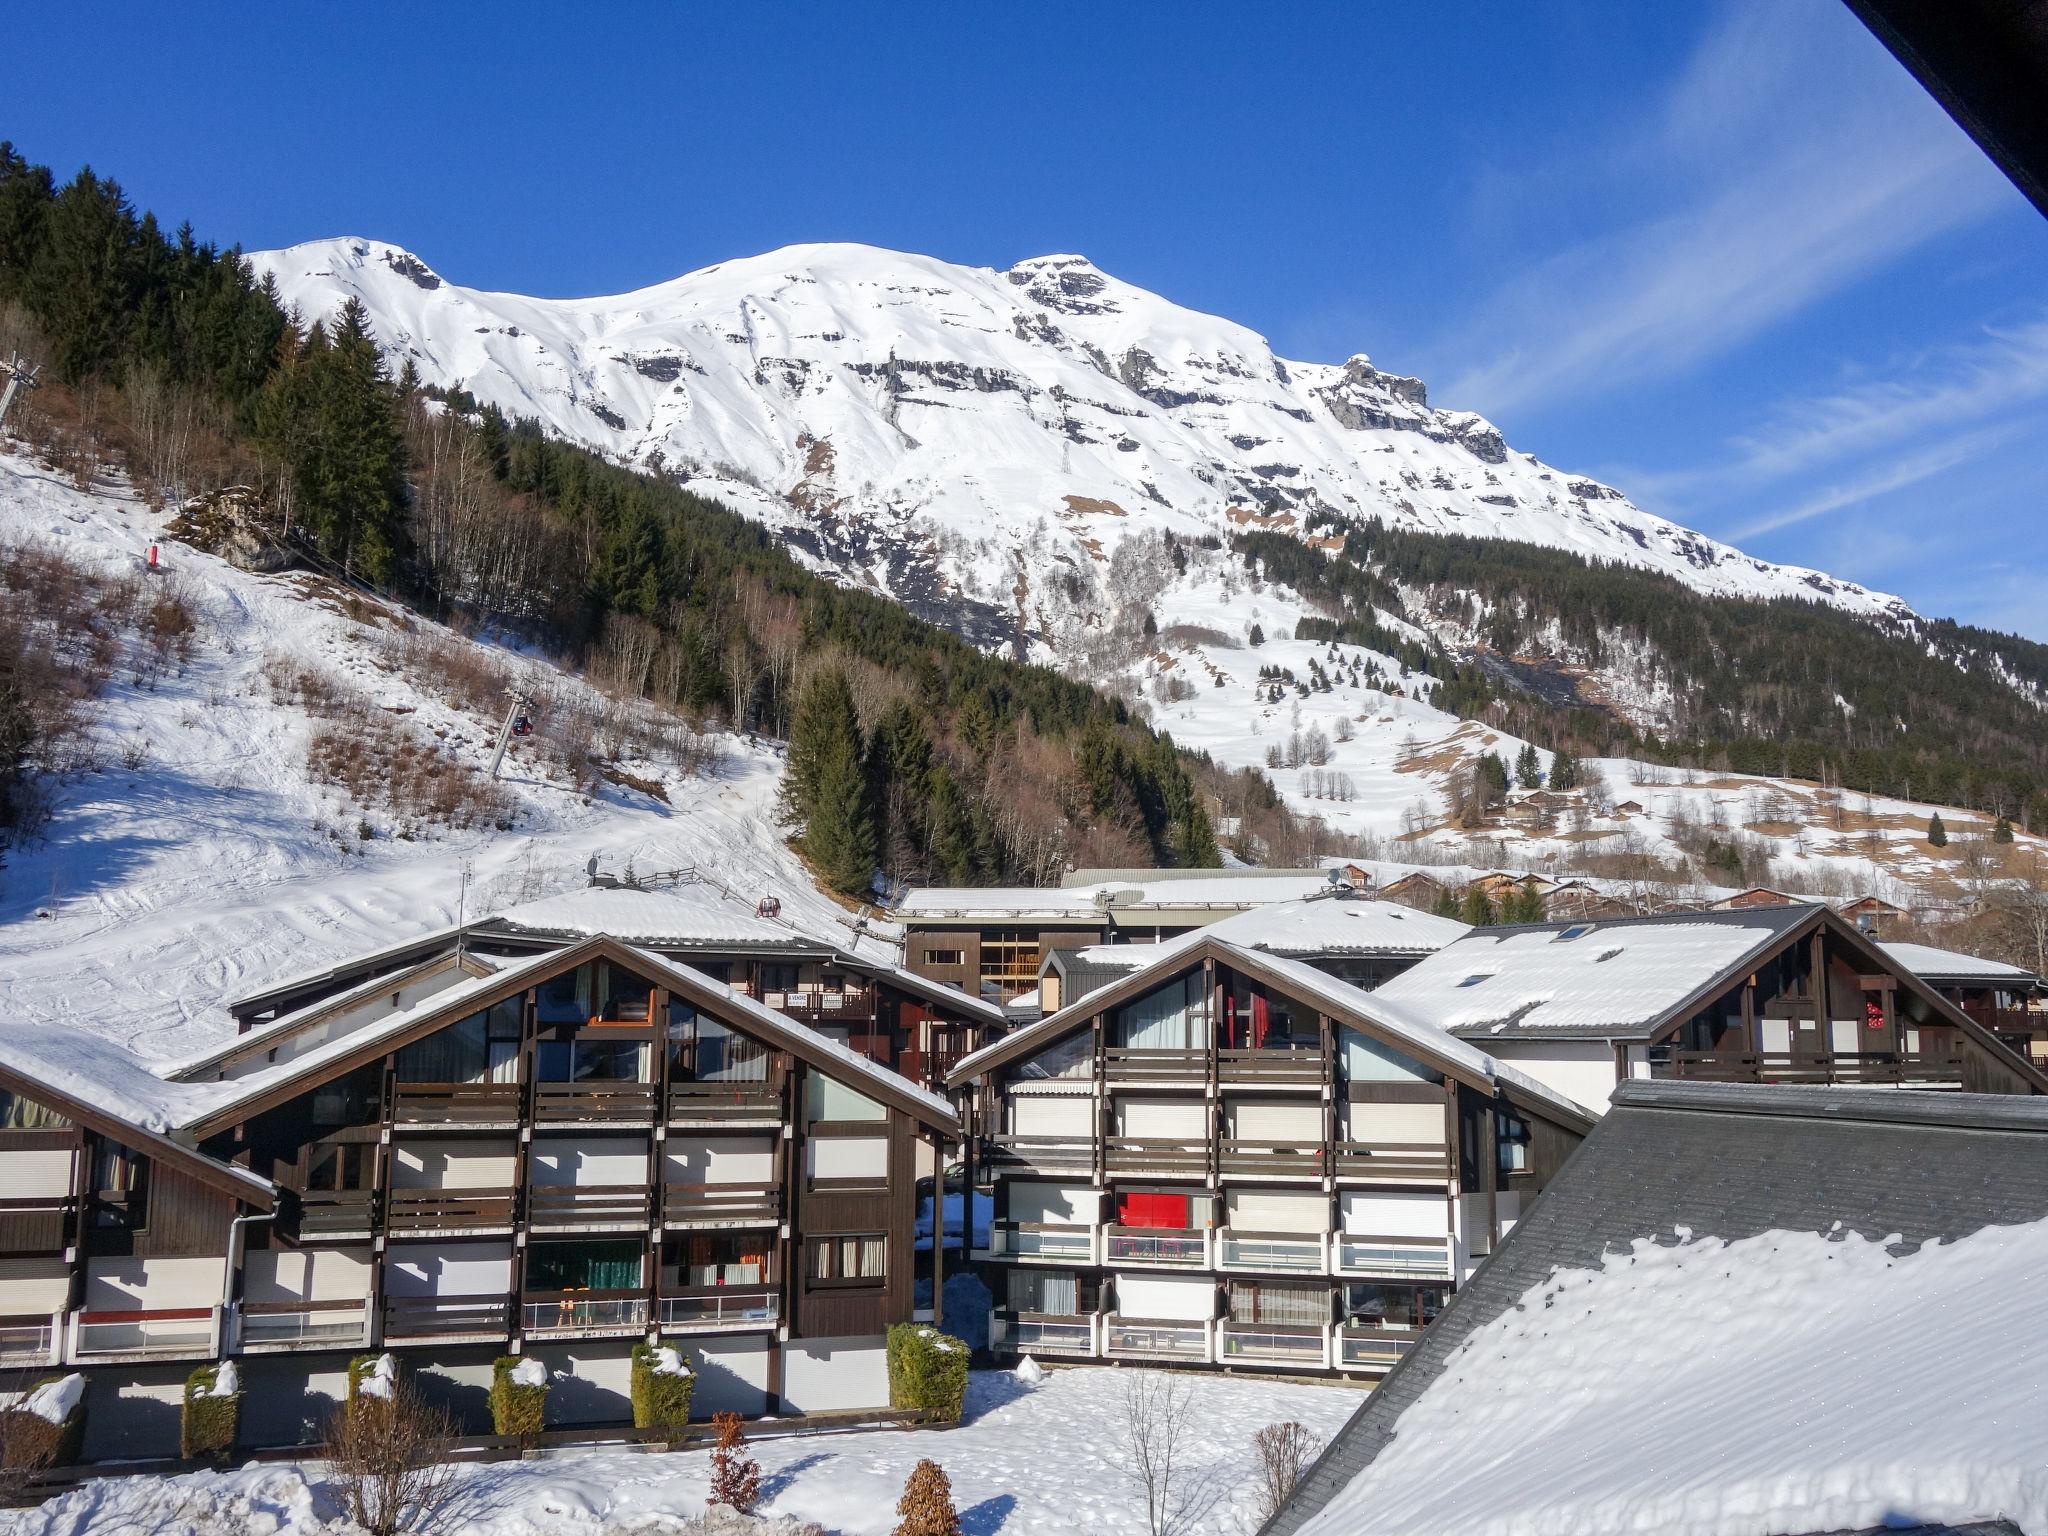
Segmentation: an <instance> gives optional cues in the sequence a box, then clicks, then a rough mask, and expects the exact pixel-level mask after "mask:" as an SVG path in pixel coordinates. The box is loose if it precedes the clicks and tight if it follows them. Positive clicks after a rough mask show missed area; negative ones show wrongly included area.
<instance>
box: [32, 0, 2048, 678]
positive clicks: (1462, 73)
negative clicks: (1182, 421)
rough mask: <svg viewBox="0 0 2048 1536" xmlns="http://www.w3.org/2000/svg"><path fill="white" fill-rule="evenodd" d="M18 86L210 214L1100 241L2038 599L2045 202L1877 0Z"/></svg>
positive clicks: (2011, 604)
mask: <svg viewBox="0 0 2048 1536" xmlns="http://www.w3.org/2000/svg"><path fill="white" fill-rule="evenodd" d="M486 18H488V19H486ZM87 86H89V87H90V88H87ZM0 88H4V95H0V100H5V101H6V102H7V105H8V111H7V114H6V127H5V128H4V129H0V132H5V133H6V134H8V135H10V136H12V137H13V138H14V139H15V140H16V141H17V143H18V144H19V146H20V147H21V149H22V150H23V151H24V152H25V153H27V154H28V155H29V156H30V157H31V158H34V159H40V160H43V161H46V162H48V163H49V164H51V165H53V166H55V167H56V168H57V169H58V170H59V172H60V174H68V173H69V172H70V171H71V170H73V169H75V168H76V167H77V166H78V165H80V164H82V163H87V162H89V163H91V164H92V165H93V166H94V167H95V168H97V169H99V170H101V171H103V172H107V173H110V174H113V175H115V176H117V177H119V178H120V179H121V180H122V181H123V182H124V183H125V184H126V185H127V187H128V188H129V190H130V192H131V194H132V195H133V196H134V197H135V199H136V201H137V202H138V203H140V204H142V205H144V206H150V207H155V208H157V209H159V210H160V211H162V212H163V213H165V214H166V215H168V216H169V217H171V218H173V219H175V218H178V217H189V218H190V219H191V220H192V221H193V223H194V224H195V226H196V227H197V228H198V229H199V231H200V232H201V234H202V235H203V236H206V237H208V238H212V239H216V240H219V241H221V242H223V243H227V242H239V243H240V244H242V245H244V246H245V247H248V248H258V247H263V246H271V245H282V244H287V243H290V242H292V241H295V240H304V239H311V238H315V237H319V236H326V235H338V234H357V235H367V236H374V237H377V238H381V239H386V240H392V241H395V242H397V243H399V244H401V245H405V246H407V247H409V248H411V249H413V250H415V251H417V252H418V253H420V254H421V255H422V256H423V257H424V258H425V259H426V260H428V261H429V262H430V263H432V264H433V266H434V267H435V268H436V269H437V270H439V271H440V272H442V273H444V274H446V275H447V276H449V277H450V278H452V279H453V280H455V281H457V282H461V283H466V284H469V285H472V286H478V287H487V288H503V289H511V290H516V291H520V292H528V293H538V294H547V295H569V294H582V293H594V292H603V291H616V290H619V289H623V288H628V287H635V286H639V285H642V284H645V283H650V282H655V281H658V280H660V279H663V278H667V277H672V276H674V275H676V274H678V273H680V272H684V271H687V270H690V269H691V268H694V267H698V266H703V265H706V264H708V263H710V262H714V261H718V260H721V259H724V258H727V257H730V256H735V255H743V254H749V253H753V252H757V251H762V250H767V249H770V248H772V247H774V246H778V245H784V244H788V243H791V242H796V241H806V240H862V241H868V242H870V243H873V244H877V245H886V246H895V247H898V248H902V249H909V250H917V251H924V252H928V253H930V254H933V255H936V256H941V257H945V258H948V259H951V260H956V261H967V262H975V263H984V264H989V265H994V266H1008V265H1010V264H1011V263H1013V262H1014V261H1016V260H1018V259H1020V258H1022V257H1025V256H1030V255H1037V254H1042V253H1046V252H1052V251H1080V252H1083V253H1085V254H1086V255H1088V256H1090V257H1092V258H1093V259H1094V260H1095V261H1097V262H1098V263H1099V264H1100V265H1102V266H1103V267H1104V268H1106V269H1107V270H1109V271H1112V272H1115V273H1116V274H1118V275H1119V276H1121V277H1124V278H1127V279H1129V280H1130V281H1133V282H1136V283H1139V284H1142V285H1144V286H1146V287H1149V288H1153V289H1156V290H1158V291H1159V292H1161V293H1163V294H1165V295H1167V296H1168V297H1170V298H1173V299H1175V300H1177V301H1179V302H1181V303H1184V304H1189V305H1193V306H1195V307H1198V308H1202V309H1208V310H1213V311H1215V312H1217V313H1220V314H1225V315H1228V316H1230V317H1231V318H1233V319H1237V320H1240V321H1243V322H1245V323H1246V324H1249V325H1252V326H1255V327H1257V328H1258V329H1260V330H1261V331H1263V332H1264V333H1265V334H1266V335H1268V336H1269V337H1270V338H1272V340H1273V342H1274V343H1275V345H1276V346H1277V347H1279V348H1280V349H1281V350H1282V351H1283V352H1284V353H1285V354H1287V355H1289V356H1293V357H1302V358H1313V359H1341V358H1343V357H1345V356H1347V355H1349V354H1350V353H1353V352H1359V351H1364V352H1369V353H1371V354H1372V356H1373V357H1374V359H1375V360H1376V361H1377V362H1379V363H1380V364H1381V366H1383V367H1386V368H1389V369H1392V370H1395V371H1399V372H1413V373H1419V374H1421V375H1422V376H1423V377H1424V378H1425V379H1427V380H1428V381H1429V383H1430V388H1431V398H1432V399H1433V400H1434V401H1435V402H1437V403H1439V404H1447V405H1454V406H1458V407H1462V408H1470V409H1476V410H1480V411H1483V412H1485V413H1486V414H1488V415H1489V416H1491V417H1493V418H1494V419H1495V420H1496V421H1497V422H1498V423H1499V424H1500V425H1501V427H1502V429H1503V430H1504V431H1505V433H1506V434H1507V437H1508V439H1509V441H1510V442H1512V443H1514V444H1515V445H1516V446H1518V447H1522V448H1525V449H1528V450H1529V451H1532V452H1535V453H1538V454H1541V455H1542V456H1543V457H1544V458H1546V459H1549V460H1551V461H1553V462H1555V463H1558V464H1560V465H1563V466H1566V467H1568V468H1572V469H1577V470H1583V471H1590V472H1593V473H1596V474H1599V475H1601V476H1603V477H1605V478H1607V479H1609V480H1610V481H1612V482H1614V483H1616V484H1618V485H1621V486H1622V487H1624V488H1625V489H1627V490H1628V491H1629V492H1630V493H1631V494H1632V495H1634V496H1635V497H1636V499H1637V500H1638V501H1640V502H1642V503H1644V504H1645V505H1647V506H1650V507H1652V508H1653V509H1655V510H1657V511H1660V512H1663V513H1665V514H1667V515H1669V516H1672V517H1675V518H1677V519H1679V520H1681V521H1684V522H1687V523H1689V524H1691V525H1693V526H1695V527H1699V528H1702V529H1704V530H1706V531H1708V532H1711V533H1714V534H1717V535H1720V536H1722V537H1725V538H1730V539H1733V540H1735V541H1736V542H1738V543H1740V544H1742V545H1743V546H1744V547H1746V548H1749V549H1752V550H1754V551H1755V552H1756V553H1759V554H1762V555H1766V556H1769V557H1770V558H1773V559H1778V560H1786V561H1794V562H1798V563H1803V564H1810V565H1816V566H1820V567H1822V568H1825V569H1828V570H1831V571H1835V572H1837V573H1839V574H1842V575H1845V576H1849V577H1852V578H1854V579H1857V580H1860V581H1864V582H1867V583H1869V584H1871V585H1873V586H1877V587H1880V588H1884V589H1886V590H1890V591H1896V592H1900V593H1903V594H1904V595H1905V596H1906V597H1907V598H1908V599H1909V600H1910V601H1912V602H1913V603H1914V604H1915V605H1916V606H1918V607H1920V608H1921V609H1923V611H1927V612H1931V613H1940V614H1952V615H1954V616H1956V617H1959V618H1964V619H1968V620H1971V621H1973V622H1978V623H1984V624H1989V625H1992V626H1995V627H1998V628H2006V629H2017V630H2019V631H2021V632H2023V633H2027V634H2031V635H2033V636H2035V637H2036V638H2041V639H2048V601H2044V600H2043V597H2042V595H2041V594H2042V586H2043V582H2044V578H2048V517H2044V516H2043V515H2042V509H2043V504H2044V500H2048V454H2044V453H2043V451H2042V450H2043V448H2044V446H2048V222H2044V221H2043V220H2042V219H2041V218H2040V217H2039V216H2038V215H2037V214H2035V213H2034V212H2033V211H2032V209H2031V208H2029V207H2028V206H2027V204H2026V203H2025V202H2024V201H2023V200H2022V199H2021V198H2020V196H2019V194H2018V193H2017V192H2015V191H2014V190H2013V189H2012V188H2011V187H2010V186H2009V185H2008V184H2007V183H2006V182H2005V180H2004V179H2003V178H2002V177H2001V176H2000V175H1999V174H1998V173H1997V172H1996V171H1995V170H1994V169H1993V168H1992V167H1991V165H1990V164H1989V163H1988V162H1987V161H1985V160H1984V159H1983V157H1982V156H1981V155H1980V154H1979V153H1978V151H1977V150H1976V148H1975V146H1973V145H1972V144H1971V143H1970V142H1969V141H1968V139H1967V138H1965V137H1964V136H1963V134H1962V133H1961V132H1960V131H1959V130H1958V129H1956V128H1955V127H1954V125H1953V124H1951V123H1950V122H1949V120H1948V119H1947V117H1946V116H1945V115H1943V114H1942V112H1941V111H1940V110H1939V109H1938V108H1937V107H1936V106H1935V105H1934V104H1933V103H1932V102H1931V101H1930V100H1928V99H1927V98H1926V97H1925V96H1924V95H1923V94H1922V93H1921V91H1920V90H1919V88H1918V86H1917V85H1915V84H1914V83H1913V81H1912V80H1911V79H1910V78H1909V77H1908V76H1907V75H1906V74H1905V72H1904V71H1903V70H1902V69H1900V68H1899V67H1898V65H1897V64H1896V63H1895V62H1894V61H1893V60H1892V59H1891V58H1890V56H1889V55H1888V54H1886V53H1885V52H1884V50H1883V49H1882V48H1881V47H1879V46H1878V44H1877V43H1876V42H1875V41H1874V40H1873V39H1872V38H1871V37H1870V36H1869V35H1868V34H1867V33H1865V32H1864V30H1863V29H1862V27H1861V26H1860V25H1859V24H1858V23H1857V22H1856V21H1855V20H1854V19H1853V18H1852V17H1851V16H1850V14H1849V13H1848V11H1847V10H1846V8H1844V7H1843V6H1841V5H1840V4H1839V3H1838V0H1724V3H1720V4H1651V5H1646V4H1641V3H1638V0H1613V3H1600V4H1594V3H1581V4H1573V3H1566V0H1558V3H1545V4H1540V5H1526V4H1521V3H1516V0H1474V3H1471V4H1468V5H1461V6H1427V7H1425V6H1405V5H1395V4H1392V3H1387V4H1378V5H1374V4H1364V3H1357V0H1354V3H1351V4H1335V5H1319V4H1313V3H1307V0H1299V3H1294V4H1289V5H1285V6H1267V7H1250V6H1244V5H1242V4H1217V3H1206V0H1183V3H1180V4H1176V5H1173V6H1165V5H1148V4H1136V3H1133V4H1129V5H1126V6H1116V7H1111V6H1083V5H1078V4H1075V5H1063V4H1042V5H1034V6H1008V7H1001V8H997V7H982V6H939V5H935V4H934V5H924V6H911V5H902V6H891V5H880V4H878V5H874V6H849V5H844V4H831V5H828V4H816V5H799V4H767V3H764V4H760V5H755V6H739V7H727V8H714V7H709V6H702V7H696V6H684V5H680V4H660V5H653V4H649V5H638V6H636V5H623V4H622V5H615V6H610V7H605V8H589V9H583V8H578V7H563V6H559V5H549V6H541V5H523V4H518V3H512V0H504V3H501V4H499V5H497V6H495V7H493V8H491V9H490V10H488V11H480V10H470V9H468V8H463V7H452V6H446V7H439V6H419V5H414V6H406V7H399V6H395V5H394V6H386V5H382V4H378V3H360V4H355V5H350V6H346V7H340V6H331V7H313V6H298V5H257V4H254V3H246V4H236V5H228V4H223V5H219V6H196V7H169V6H164V7H142V6H117V5H109V6H39V7H33V8H29V9H28V10H26V11H24V13H23V14H21V15H18V16H15V17H12V18H11V19H10V23H9V45H8V49H7V50H6V53H5V56H4V57H0Z"/></svg>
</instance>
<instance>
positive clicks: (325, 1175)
mask: <svg viewBox="0 0 2048 1536" xmlns="http://www.w3.org/2000/svg"><path fill="white" fill-rule="evenodd" d="M374 1151H375V1148H373V1147H371V1146H370V1145H369V1144H368V1143H366V1142H360V1141H348V1142H334V1143H330V1144H328V1145H326V1146H320V1145H317V1144H316V1145H314V1146H310V1147H308V1148H307V1149H306V1186H305V1187H306V1190H307V1192H308V1193H312V1192H315V1191H318V1192H325V1193H338V1192H341V1191H345V1190H359V1189H368V1188H369V1187H370V1185H371V1182H372V1181H371V1178H370V1172H371V1170H372V1169H373V1168H374V1167H375V1166H376V1159H375V1158H374V1157H373V1156H371V1153H372V1152H374Z"/></svg>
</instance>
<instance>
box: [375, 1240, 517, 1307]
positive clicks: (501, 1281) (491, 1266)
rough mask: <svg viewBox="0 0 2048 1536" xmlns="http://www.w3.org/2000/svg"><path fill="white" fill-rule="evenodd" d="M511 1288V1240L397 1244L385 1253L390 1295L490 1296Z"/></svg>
mask: <svg viewBox="0 0 2048 1536" xmlns="http://www.w3.org/2000/svg"><path fill="white" fill-rule="evenodd" d="M511 1289H512V1245H511V1244H510V1243H509V1242H485V1243H473V1242H426V1243H393V1244H392V1245H391V1246H390V1248H389V1249H387V1250H386V1251H385V1254H384V1293H385V1294H386V1295H387V1296H489V1295H494V1294H498V1293H501V1292H506V1291H510V1290H511Z"/></svg>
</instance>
